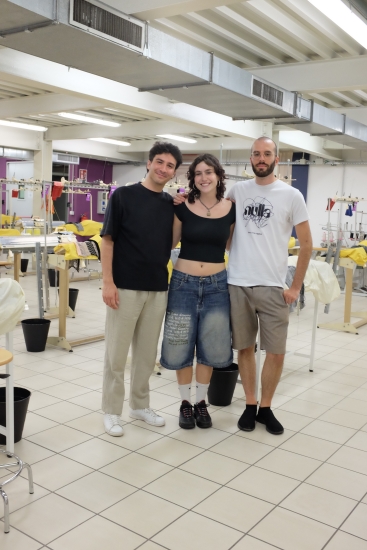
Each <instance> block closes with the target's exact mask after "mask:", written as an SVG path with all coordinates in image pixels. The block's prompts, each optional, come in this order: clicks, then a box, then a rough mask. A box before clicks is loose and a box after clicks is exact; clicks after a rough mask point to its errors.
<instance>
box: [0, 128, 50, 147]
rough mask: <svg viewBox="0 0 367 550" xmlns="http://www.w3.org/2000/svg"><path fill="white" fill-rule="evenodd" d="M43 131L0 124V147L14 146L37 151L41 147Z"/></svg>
mask: <svg viewBox="0 0 367 550" xmlns="http://www.w3.org/2000/svg"><path fill="white" fill-rule="evenodd" d="M42 141H43V133H41V132H33V131H31V130H20V129H19V128H10V127H7V126H0V147H14V148H15V149H27V150H29V151H37V150H39V149H40V148H41V142H42Z"/></svg>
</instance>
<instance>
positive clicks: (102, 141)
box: [88, 138, 131, 147]
mask: <svg viewBox="0 0 367 550" xmlns="http://www.w3.org/2000/svg"><path fill="white" fill-rule="evenodd" d="M88 139H90V140H91V141H100V142H101V143H111V144H112V145H123V146H124V147H130V145H131V143H129V142H128V141H120V140H119V139H108V138H88Z"/></svg>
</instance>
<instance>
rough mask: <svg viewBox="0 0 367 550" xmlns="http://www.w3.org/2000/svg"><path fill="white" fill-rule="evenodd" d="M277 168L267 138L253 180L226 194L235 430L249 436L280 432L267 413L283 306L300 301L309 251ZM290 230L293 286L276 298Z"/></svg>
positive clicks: (256, 150)
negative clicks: (240, 408)
mask: <svg viewBox="0 0 367 550" xmlns="http://www.w3.org/2000/svg"><path fill="white" fill-rule="evenodd" d="M278 162H279V157H278V156H277V146H276V144H275V143H274V141H273V140H272V139H270V138H267V137H261V138H259V139H257V140H256V141H255V142H254V144H253V146H252V150H251V164H252V169H253V172H254V174H255V178H254V179H252V180H248V181H240V182H238V183H236V184H235V185H234V187H233V188H232V189H231V190H230V192H229V194H228V198H230V199H232V200H234V201H235V202H236V226H235V230H234V234H233V240H232V245H231V250H230V256H229V263H228V283H229V293H230V297H231V322H232V333H233V347H234V348H235V349H237V350H238V363H239V370H240V374H241V379H242V384H243V388H244V391H245V394H246V409H245V411H244V413H243V414H242V416H241V418H240V419H239V421H238V427H239V429H241V430H244V431H248V432H250V431H252V430H254V429H255V426H256V421H257V422H260V423H261V424H265V426H266V429H267V431H268V432H270V433H271V434H274V435H278V434H282V433H283V431H284V429H283V426H282V425H281V423H280V422H279V421H278V420H277V419H276V418H275V416H274V414H273V412H272V410H271V401H272V398H273V395H274V393H275V390H276V387H277V385H278V382H279V379H280V376H281V373H282V369H283V362H284V355H285V347H286V340H287V330H288V317H289V308H288V305H289V304H291V303H292V302H294V301H295V300H296V299H297V297H298V295H299V293H300V290H301V286H302V282H303V279H304V276H305V273H306V270H307V266H308V263H309V260H310V257H311V251H312V239H311V232H310V226H309V222H308V213H307V209H306V204H305V201H304V198H303V196H302V194H301V193H300V192H299V191H298V190H297V189H295V188H294V187H292V186H290V185H288V184H287V183H284V182H282V181H279V180H278V179H277V178H276V177H275V175H274V168H275V166H276V165H277V164H278ZM293 227H295V230H296V234H297V238H298V240H299V244H300V253H299V257H298V263H297V268H296V272H295V275H294V279H293V284H292V286H291V288H290V289H288V290H284V286H285V278H286V274H287V266H288V263H287V258H288V241H289V237H290V236H291V233H292V229H293ZM258 324H259V326H260V343H261V348H262V349H265V350H266V359H265V363H264V367H263V371H262V376H261V386H262V391H261V401H260V406H259V410H257V399H256V395H255V386H256V361H255V353H254V347H255V342H256V334H257V330H258Z"/></svg>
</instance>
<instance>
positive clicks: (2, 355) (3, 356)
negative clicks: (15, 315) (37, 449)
mask: <svg viewBox="0 0 367 550" xmlns="http://www.w3.org/2000/svg"><path fill="white" fill-rule="evenodd" d="M12 360H13V354H12V353H10V351H8V350H6V349H2V348H0V366H3V365H7V364H8V363H11V361H12ZM9 376H10V374H0V379H1V378H2V379H4V378H5V379H6V378H9ZM0 453H3V454H5V455H6V456H7V457H8V458H11V459H14V462H13V461H12V462H7V463H6V464H0V468H14V467H15V468H17V470H16V471H15V472H9V476H10V477H9V478H7V479H5V481H0V495H1V496H2V499H3V501H4V533H9V531H10V524H9V499H8V495H7V494H6V492H5V491H4V489H3V487H5V485H7V484H8V483H11V482H12V481H14V479H16V478H17V477H18V476H19V475H20V474H21V472H22V470H23V468H26V469H27V470H28V483H29V492H30V494H31V495H32V494H33V493H34V490H33V475H32V469H31V467H30V465H29V464H27V463H26V462H23V461H22V460H21V459H20V458H19V456H17V455H16V454H14V453H10V452H9V451H7V450H6V449H0Z"/></svg>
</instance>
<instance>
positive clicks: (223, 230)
mask: <svg viewBox="0 0 367 550" xmlns="http://www.w3.org/2000/svg"><path fill="white" fill-rule="evenodd" d="M174 211H175V214H176V216H177V217H178V219H179V220H180V221H181V222H182V235H181V251H180V256H179V257H180V258H182V259H183V260H194V261H197V262H209V263H214V264H219V263H222V262H224V251H225V248H226V243H227V240H228V237H229V233H230V227H231V225H232V224H233V223H234V222H235V221H236V205H235V204H232V207H231V209H230V211H229V212H228V214H226V215H225V216H222V217H221V218H207V217H205V218H204V217H202V216H198V215H197V214H194V213H193V212H191V210H189V208H188V207H187V206H186V204H185V203H184V202H183V203H181V204H180V205H178V206H175V210H174Z"/></svg>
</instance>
